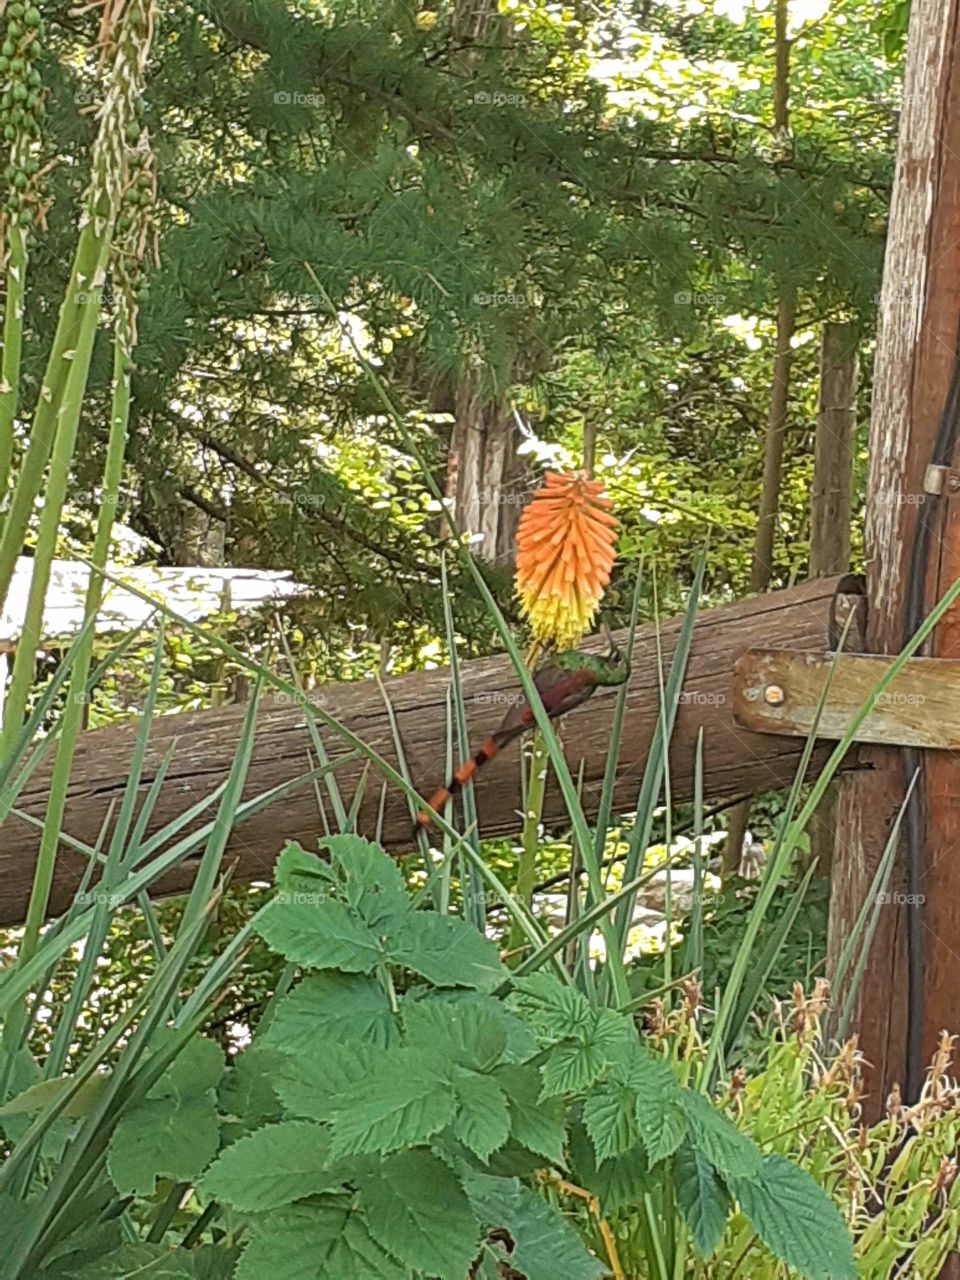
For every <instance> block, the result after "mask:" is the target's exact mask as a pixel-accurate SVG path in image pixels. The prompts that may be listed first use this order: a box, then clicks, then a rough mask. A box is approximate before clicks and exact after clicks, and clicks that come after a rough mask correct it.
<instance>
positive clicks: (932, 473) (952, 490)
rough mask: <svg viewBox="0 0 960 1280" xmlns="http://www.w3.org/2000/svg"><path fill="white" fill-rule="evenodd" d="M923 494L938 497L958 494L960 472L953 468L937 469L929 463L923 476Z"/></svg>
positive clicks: (959, 489)
mask: <svg viewBox="0 0 960 1280" xmlns="http://www.w3.org/2000/svg"><path fill="white" fill-rule="evenodd" d="M923 492H924V493H929V494H932V495H934V496H935V497H939V496H940V495H941V494H946V495H947V496H948V497H953V496H955V495H956V494H958V493H960V471H958V470H957V469H956V468H955V467H939V466H936V465H934V463H931V464H930V466H929V467H927V469H926V471H925V472H924V475H923Z"/></svg>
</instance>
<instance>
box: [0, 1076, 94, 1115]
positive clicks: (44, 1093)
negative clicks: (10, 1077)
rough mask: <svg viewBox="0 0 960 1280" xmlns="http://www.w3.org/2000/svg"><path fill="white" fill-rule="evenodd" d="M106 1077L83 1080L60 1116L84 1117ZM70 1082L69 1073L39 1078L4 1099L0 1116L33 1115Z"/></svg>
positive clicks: (55, 1098) (58, 1094)
mask: <svg viewBox="0 0 960 1280" xmlns="http://www.w3.org/2000/svg"><path fill="white" fill-rule="evenodd" d="M108 1080H109V1077H108V1076H106V1075H94V1076H91V1077H90V1078H89V1079H88V1080H85V1081H84V1083H83V1084H82V1085H81V1086H80V1088H79V1089H78V1090H77V1092H76V1093H75V1094H74V1095H73V1097H72V1098H71V1099H70V1101H69V1102H68V1103H67V1105H66V1106H65V1107H64V1109H63V1111H62V1112H61V1115H65V1116H68V1117H69V1118H70V1119H72V1120H76V1119H78V1118H79V1117H80V1116H85V1115H86V1114H87V1112H88V1111H89V1110H90V1108H91V1106H92V1105H93V1104H94V1103H95V1102H96V1100H97V1099H98V1098H99V1097H100V1094H101V1093H102V1092H103V1090H104V1088H105V1087H106V1085H107V1082H108ZM71 1082H72V1077H71V1076H60V1077H58V1078H57V1079H55V1080H38V1081H37V1083H36V1084H34V1085H31V1086H30V1088H29V1089H25V1090H24V1091H23V1093H18V1094H17V1096H16V1097H15V1098H11V1099H10V1101H9V1102H5V1103H4V1104H3V1106H2V1107H0V1116H22V1115H34V1114H36V1112H38V1111H43V1109H44V1108H45V1107H47V1106H49V1105H50V1104H51V1103H53V1102H56V1101H57V1100H58V1099H59V1098H60V1097H61V1096H62V1094H64V1093H65V1092H66V1090H67V1089H68V1088H69V1087H70V1084H71Z"/></svg>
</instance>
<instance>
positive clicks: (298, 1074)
mask: <svg viewBox="0 0 960 1280" xmlns="http://www.w3.org/2000/svg"><path fill="white" fill-rule="evenodd" d="M386 1056H387V1051H386V1050H385V1049H379V1048H377V1047H376V1046H375V1045H372V1044H365V1043H363V1042H362V1041H358V1042H357V1043H356V1044H352V1045H347V1044H332V1045H330V1046H329V1047H328V1049H327V1051H326V1053H324V1055H323V1056H322V1057H320V1056H318V1055H316V1054H309V1055H308V1054H306V1053H298V1054H297V1055H296V1056H295V1057H284V1058H283V1060H282V1061H281V1063H280V1065H279V1066H278V1068H277V1072H276V1075H275V1077H274V1084H275V1087H276V1090H277V1093H278V1095H279V1096H280V1098H281V1099H282V1100H283V1104H284V1106H285V1107H287V1109H288V1110H289V1111H290V1112H292V1114H293V1115H296V1116H305V1117H307V1118H308V1119H310V1120H329V1119H330V1115H331V1110H332V1108H331V1103H332V1102H333V1100H334V1098H339V1096H340V1095H341V1094H342V1093H345V1092H346V1091H347V1090H348V1089H353V1088H354V1086H355V1085H356V1083H357V1081H358V1080H362V1079H363V1078H364V1076H367V1075H369V1074H370V1072H371V1071H373V1070H374V1068H375V1067H376V1066H377V1065H378V1063H380V1062H381V1061H382V1059H383V1058H385V1057H386Z"/></svg>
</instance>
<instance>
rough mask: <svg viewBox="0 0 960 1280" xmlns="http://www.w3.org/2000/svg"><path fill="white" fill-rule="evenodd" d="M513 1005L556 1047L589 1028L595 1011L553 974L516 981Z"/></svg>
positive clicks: (579, 994)
mask: <svg viewBox="0 0 960 1280" xmlns="http://www.w3.org/2000/svg"><path fill="white" fill-rule="evenodd" d="M513 986H514V996H513V1003H514V1004H515V1005H516V1006H517V1007H518V1008H519V1009H521V1010H522V1011H523V1013H524V1014H525V1016H526V1017H527V1019H528V1020H529V1021H530V1022H531V1023H532V1024H533V1025H534V1026H535V1027H537V1028H538V1029H539V1030H541V1031H543V1032H544V1033H546V1035H547V1036H548V1037H549V1039H550V1041H551V1042H553V1043H556V1042H557V1041H559V1040H564V1039H567V1038H568V1037H570V1036H574V1035H577V1034H578V1033H579V1032H581V1031H583V1030H586V1029H587V1028H589V1027H590V1026H591V1025H592V1023H593V1019H594V1013H595V1010H594V1009H593V1008H592V1006H591V1005H590V1002H589V1001H588V1000H587V999H586V997H585V996H583V995H581V993H580V992H579V991H576V990H574V988H573V987H571V986H569V985H568V984H567V983H564V982H561V981H560V979H559V978H557V977H555V976H554V975H553V974H552V973H545V972H543V971H541V972H539V973H534V974H531V975H530V977H529V978H515V979H514V983H513Z"/></svg>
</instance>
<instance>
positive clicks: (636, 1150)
mask: <svg viewBox="0 0 960 1280" xmlns="http://www.w3.org/2000/svg"><path fill="white" fill-rule="evenodd" d="M570 1156H571V1159H572V1161H573V1168H574V1172H575V1174H576V1180H577V1182H579V1184H580V1185H581V1186H582V1187H586V1189H587V1190H588V1191H590V1192H592V1193H593V1195H595V1196H596V1197H597V1199H598V1200H599V1201H600V1208H601V1211H602V1212H603V1213H605V1214H611V1213H616V1212H617V1210H618V1209H622V1208H624V1207H625V1206H627V1205H635V1204H636V1203H637V1202H638V1201H639V1200H641V1199H642V1198H643V1195H644V1193H645V1192H646V1191H648V1190H649V1189H650V1183H651V1175H650V1162H649V1161H648V1160H647V1155H646V1152H645V1151H644V1149H643V1146H642V1144H641V1143H638V1144H637V1145H636V1146H635V1147H633V1148H631V1150H629V1151H625V1152H624V1153H623V1155H620V1156H612V1157H611V1158H610V1159H609V1160H602V1161H598V1160H597V1156H596V1152H595V1151H594V1149H593V1143H592V1142H591V1141H590V1139H589V1137H588V1135H587V1131H586V1129H585V1128H584V1126H583V1125H582V1124H574V1125H572V1126H571V1128H570Z"/></svg>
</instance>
